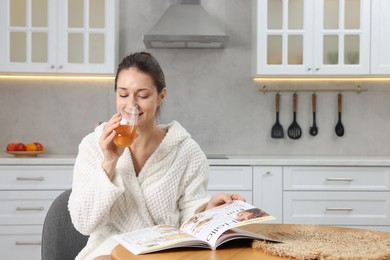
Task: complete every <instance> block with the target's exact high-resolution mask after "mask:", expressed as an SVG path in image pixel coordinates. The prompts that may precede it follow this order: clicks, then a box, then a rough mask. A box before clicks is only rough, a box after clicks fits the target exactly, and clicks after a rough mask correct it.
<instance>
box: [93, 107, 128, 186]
mask: <svg viewBox="0 0 390 260" xmlns="http://www.w3.org/2000/svg"><path fill="white" fill-rule="evenodd" d="M121 118H122V117H121V113H119V112H118V113H116V114H115V115H113V116H112V117H111V119H110V120H109V121H108V122H107V125H106V127H105V128H104V130H103V134H102V135H101V137H100V140H99V145H100V148H101V149H102V151H103V155H104V159H103V163H102V167H103V169H104V170H105V172H106V174H107V175H108V177H109V178H110V179H112V178H113V176H114V171H115V167H116V163H117V162H118V159H119V157H120V156H121V155H122V154H123V152H124V150H125V148H123V147H118V146H116V145H115V144H114V142H113V140H114V137H115V135H116V131H115V129H116V128H118V127H119V123H120V121H121Z"/></svg>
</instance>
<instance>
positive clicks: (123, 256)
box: [95, 224, 390, 260]
mask: <svg viewBox="0 0 390 260" xmlns="http://www.w3.org/2000/svg"><path fill="white" fill-rule="evenodd" d="M296 226H298V225H290V224H254V225H249V226H245V227H242V229H246V230H249V231H252V232H257V233H261V234H266V233H267V232H289V231H290V230H291V229H292V228H294V227H296ZM320 229H321V230H323V231H339V232H340V231H341V232H342V231H348V232H351V231H352V232H365V231H366V230H362V229H351V228H341V227H326V226H321V227H320ZM375 233H376V234H378V235H379V236H381V237H384V238H390V232H380V231H375ZM133 259H139V260H168V259H169V260H172V259H174V260H203V259H204V260H208V259H212V260H233V259H241V260H247V259H264V260H276V259H288V258H284V257H277V256H273V255H268V254H266V253H265V252H263V251H261V250H258V249H253V248H252V247H251V245H250V241H249V240H243V241H240V240H236V241H231V242H228V243H227V244H226V245H222V246H220V247H219V248H218V249H217V250H215V251H213V250H210V249H197V248H181V249H171V250H165V251H161V252H157V253H151V254H144V255H133V254H132V253H131V252H129V251H128V250H126V249H125V248H124V247H122V246H121V245H118V246H116V247H115V248H114V250H113V251H112V253H111V256H101V257H98V258H95V260H133Z"/></svg>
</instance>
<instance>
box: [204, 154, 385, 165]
mask: <svg viewBox="0 0 390 260" xmlns="http://www.w3.org/2000/svg"><path fill="white" fill-rule="evenodd" d="M227 157H228V159H210V160H209V163H210V165H259V166H262V165H263V166H266V165H271V166H272V165H275V166H278V165H283V166H290V165H291V166H300V165H301V166H317V165H318V166H390V156H389V157H386V156H259V155H227Z"/></svg>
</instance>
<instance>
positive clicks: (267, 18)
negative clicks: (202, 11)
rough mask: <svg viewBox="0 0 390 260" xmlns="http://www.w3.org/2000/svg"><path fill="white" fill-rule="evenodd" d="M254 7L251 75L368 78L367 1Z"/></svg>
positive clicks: (269, 1) (292, 0)
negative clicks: (358, 75) (252, 73)
mask: <svg viewBox="0 0 390 260" xmlns="http://www.w3.org/2000/svg"><path fill="white" fill-rule="evenodd" d="M254 4H255V10H256V15H255V16H254V17H255V25H256V26H255V28H256V29H255V44H254V48H255V54H256V55H255V60H254V75H276V74H278V75H281V74H284V75H340V74H343V75H348V74H369V70H370V61H369V59H370V50H369V47H370V0H315V1H313V0H257V1H254Z"/></svg>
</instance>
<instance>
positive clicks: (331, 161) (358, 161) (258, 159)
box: [0, 154, 390, 166]
mask: <svg viewBox="0 0 390 260" xmlns="http://www.w3.org/2000/svg"><path fill="white" fill-rule="evenodd" d="M75 159H76V155H46V154H43V155H38V156H37V157H32V158H16V157H14V156H13V155H7V154H6V155H1V156H0V164H2V165H34V164H48V165H64V164H65V165H67V164H71V165H72V164H74V162H75ZM209 163H210V165H226V166H228V165H259V166H266V165H271V166H273V165H274V166H278V165H279V166H290V165H291V166H316V165H318V166H390V156H388V157H387V156H262V155H227V159H209Z"/></svg>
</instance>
